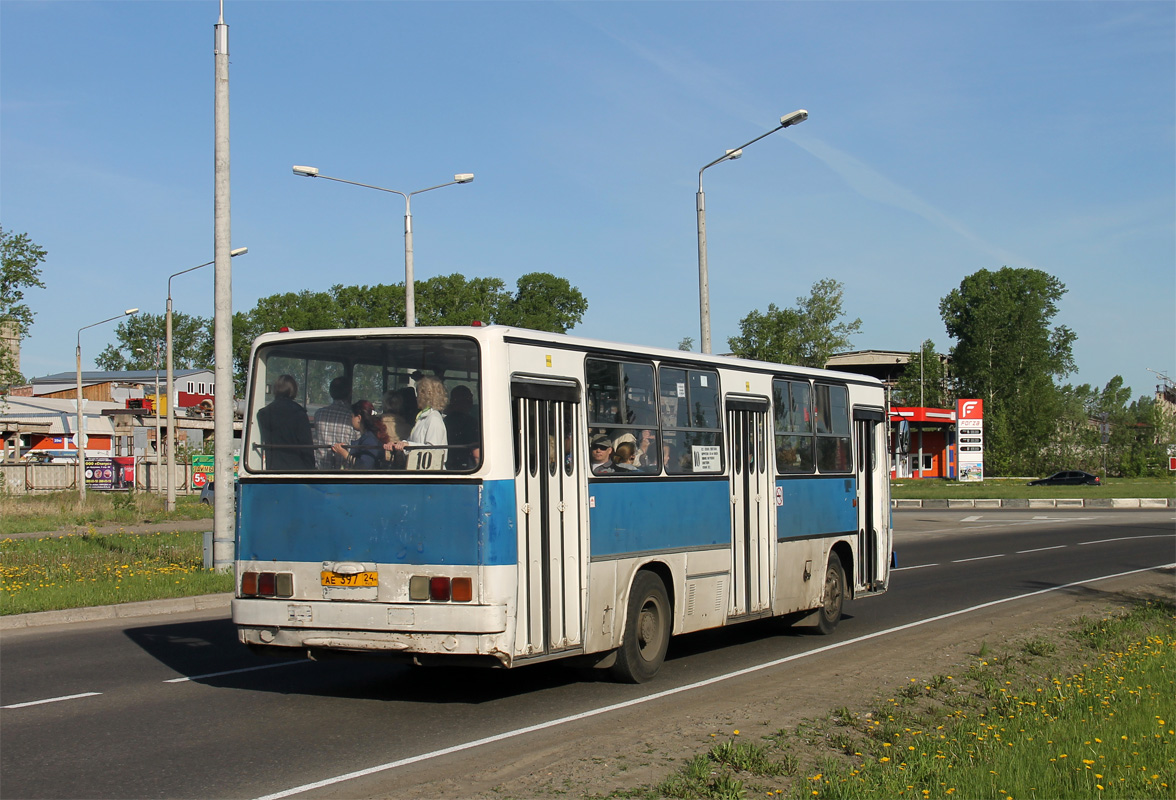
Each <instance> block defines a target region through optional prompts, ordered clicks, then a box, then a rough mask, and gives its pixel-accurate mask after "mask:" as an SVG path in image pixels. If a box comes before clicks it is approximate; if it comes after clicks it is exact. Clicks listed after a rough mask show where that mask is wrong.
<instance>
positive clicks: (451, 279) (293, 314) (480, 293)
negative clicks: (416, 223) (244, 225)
mask: <svg viewBox="0 0 1176 800" xmlns="http://www.w3.org/2000/svg"><path fill="white" fill-rule="evenodd" d="M516 287H517V288H516V291H515V292H514V294H511V293H510V292H509V291H508V290H507V289H506V284H505V283H503V281H502V280H501V279H500V278H466V277H465V276H464V275H461V274H459V273H454V274H453V275H439V276H437V277H434V278H429V279H428V280H424V281H417V282H416V284H415V300H416V302H415V305H416V320H417V324H418V325H420V326H432V325H469V324H470V323H472V322H474V321H475V320H480V321H482V322H485V323H488V324H498V325H514V326H518V327H523V328H532V329H534V330H543V331H551V332H553V333H566V332H567V331H568V330H569V329H571V328H572V327H574V326H575V325H577V324H578V323H579V322H580V320H581V319H582V318H583V316H584V313H585V312H586V311H587V310H588V301H587V300H585V299H584V295H583V294H581V293H580V290H579V289H577V288H576V287H574V286H572V285H571V284H570V283H569V282H568V281H567V279H566V278H559V277H556V276H555V275H551V274H550V273H546V272H531V273H528V274H526V275H523V276H522V277H520V278H519V279H518V281H517V283H516ZM402 325H404V284H402V283H398V284H392V285H387V284H377V285H375V286H342V285H336V286H332V287H331V288H330V290H329V291H326V292H311V291H303V292H298V293H294V292H287V293H285V294H276V295H271V296H269V297H263V298H261V299H260V300H258V301H257V305H256V306H254V307H253V309H252V310H251V311H249V312H247V313H241V312H238V313H237V314H234V315H233V371H234V381H235V383H236V387H237V391H238V393H243V392H244V388H245V373H246V370H247V369H248V360H249V349H250V347H252V345H253V340H254V339H256V338H257V337H258V336H260V335H261V334H263V333H265V332H266V331H276V330H279V329H280V328H282V327H288V328H292V329H294V330H333V329H336V328H388V327H400V326H402Z"/></svg>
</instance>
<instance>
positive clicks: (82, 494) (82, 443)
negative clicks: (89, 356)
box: [74, 308, 139, 505]
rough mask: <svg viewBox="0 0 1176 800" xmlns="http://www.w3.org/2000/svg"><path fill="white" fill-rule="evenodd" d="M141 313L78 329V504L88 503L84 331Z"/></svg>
mask: <svg viewBox="0 0 1176 800" xmlns="http://www.w3.org/2000/svg"><path fill="white" fill-rule="evenodd" d="M137 313H139V309H137V308H128V309H127V310H126V311H124V312H123V313H121V314H119V315H118V316H115V317H110V318H109V319H104V320H102V321H101V322H95V323H92V324H90V325H83V326H82V327H80V328H78V347H77V350H75V351H74V355H75V357H76V358H77V368H78V424H77V429H76V430H75V431H74V438H75V439H76V441H75V442H74V447H75V449H76V450H77V453H78V504H79V505H84V504H85V502H86V417H85V415H83V414H82V331H84V330H86V329H87V328H93V327H94V326H96V325H103V324H105V323H107V322H113V321H114V320H116V319H119V318H121V317H127V316H130V315H131V314H137Z"/></svg>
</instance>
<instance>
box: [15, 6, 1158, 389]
mask: <svg viewBox="0 0 1176 800" xmlns="http://www.w3.org/2000/svg"><path fill="white" fill-rule="evenodd" d="M225 5H226V8H225V21H226V22H227V23H228V24H229V26H230V52H231V67H230V86H231V89H230V92H231V125H232V212H233V218H232V230H233V246H234V247H241V246H247V247H249V254H248V255H246V256H244V257H242V258H238V259H235V260H234V288H233V300H234V307H235V308H236V309H238V310H248V309H249V308H252V307H253V305H254V303H255V301H256V300H257V298H259V297H262V296H266V295H271V294H275V293H279V292H288V291H301V290H303V289H312V290H321V289H326V288H328V287H329V286H331V285H332V284H335V283H343V284H373V283H381V282H383V283H393V282H398V281H402V280H403V278H404V271H403V269H404V261H403V258H404V256H403V253H404V243H403V213H404V208H403V205H404V204H403V201H402V200H401V199H400V198H399V197H396V196H395V195H387V194H383V193H378V192H373V191H371V190H367V189H361V188H358V187H352V186H345V185H342V184H337V183H332V182H329V181H322V180H308V179H306V178H299V177H296V176H294V175H293V174H292V173H291V169H290V167H291V165H293V164H308V165H313V166H317V167H319V168H320V169H321V170H322V172H323V173H324V174H326V175H332V176H336V177H340V178H345V179H349V180H355V181H360V182H363V183H371V184H376V185H380V186H385V187H389V188H394V189H400V190H402V191H414V190H416V189H421V188H425V187H428V186H432V185H435V184H438V183H443V182H444V181H447V180H449V179H450V177H451V176H452V175H453V174H454V173H459V172H473V173H475V175H476V176H477V177H476V180H475V181H474V182H473V183H472V184H470V185H464V186H452V187H447V188H445V189H440V190H437V191H435V192H430V193H428V194H425V195H421V196H418V197H416V198H414V200H413V227H414V245H415V247H414V250H415V270H416V275H417V277H418V279H423V278H428V277H431V276H434V275H441V274H448V273H452V272H460V273H462V274H464V275H466V276H467V277H474V276H496V277H499V278H502V279H504V280H505V281H506V282H507V284H508V286H511V287H513V286H514V281H515V279H516V278H517V277H518V276H519V275H522V274H524V273H527V272H532V271H549V272H553V273H555V274H557V275H562V276H564V277H567V278H568V279H569V280H570V281H571V282H572V283H573V284H574V285H575V286H577V287H579V288H580V290H581V291H583V292H584V294H585V296H586V297H587V299H588V301H589V310H588V313H587V315H586V317H585V319H584V321H583V323H582V324H581V325H579V326H578V327H577V328H576V329H575V330H574V333H577V334H580V335H584V336H591V337H598V338H605V339H613V340H619V341H631V342H635V343H640V344H648V345H657V346H666V347H675V346H676V345H677V343H678V341H679V340H680V339H682V338H683V337H686V336H693V337H694V338H695V340H696V341H697V340H698V266H697V264H698V262H697V240H696V232H695V211H694V203H695V198H694V195H695V191H696V190H697V184H698V170H699V168H700V167H702V165H704V164H706V163H707V162H709V161H711V160H713V159H715V158H717V157H718V156H719V155H721V154H722V153H723V151H724V150H725V149H726V148H730V147H734V146H736V145H738V144H742V143H743V142H746V141H748V140H749V139H752V138H754V137H755V136H758V135H759V134H760V133H763V132H765V131H767V130H769V129H771V128H772V127H774V126H775V124H776V120H777V119H778V118H779V117H780V116H781V115H782V114H785V113H788V112H790V111H792V110H794V109H798V108H805V109H808V111H809V113H810V117H809V120H808V121H807V122H805V123H804V124H802V125H799V126H796V127H793V128H789V129H787V130H784V131H781V132H778V133H776V134H773V135H772V136H770V137H768V138H767V139H764V140H763V141H761V142H759V143H757V144H755V145H753V146H752V147H750V148H748V150H747V151H746V152H745V154H744V157H743V158H742V159H740V160H739V161H734V162H727V163H722V164H718V165H716V166H715V167H712V168H710V169H708V170H707V171H706V173H705V177H704V180H705V188H706V199H707V233H708V245H709V247H708V251H709V264H710V284H711V304H712V326H713V331H714V333H713V338H714V348H715V350H716V351H717V352H721V351H724V350H725V349H726V340H727V338H728V337H730V336H733V335H735V334H736V333H737V332H738V325H739V320H740V319H741V318H742V317H743V316H744V315H746V314H747V313H748V312H749V311H750V310H752V309H760V310H764V309H766V308H767V305H768V303H770V302H773V303H776V304H777V305H779V306H789V305H792V304H793V303H794V302H795V300H796V298H797V297H798V296H800V295H805V294H807V293H808V290H809V287H810V286H811V285H812V284H813V282H815V281H817V280H820V279H822V278H834V279H836V280H839V281H842V282H843V283H844V284H845V286H846V293H845V310H846V312H847V314H848V316H849V317H850V318H851V319H852V318H854V317H860V318H861V319H862V323H863V325H862V333H861V334H860V335H859V336H857V337H856V338H855V339H854V341H853V346H854V348H855V349H899V350H903V349H915V348H916V347H917V346H918V343H919V342H920V341H922V340H923V339H926V338H931V339H933V340H934V341H935V343H936V344H937V345H938V346H939V348H940V349H941V350H946V349H947V347H948V346H949V345H950V341H949V340H948V338H947V334H946V332H945V330H944V328H943V323H942V320H941V319H940V317H939V311H938V304H939V300H940V298H942V297H943V296H944V295H946V294H947V293H948V292H949V291H950V290H951V289H952V288H955V287H957V286H958V285H959V283H960V281H961V280H962V279H963V278H964V277H965V276H966V275H969V274H971V273H973V272H975V271H977V270H979V269H985V268H987V269H999V268H1000V267H1001V266H1005V265H1007V266H1012V267H1032V268H1037V269H1041V270H1044V271H1046V272H1048V273H1050V274H1052V275H1055V276H1057V277H1058V278H1059V279H1060V280H1061V281H1062V282H1063V283H1065V285H1066V287H1067V289H1068V293H1067V294H1066V295H1065V297H1064V299H1063V300H1062V303H1061V311H1060V313H1059V315H1058V317H1057V318H1056V322H1058V323H1061V324H1066V325H1069V326H1070V327H1071V328H1072V329H1074V331H1076V333H1077V335H1078V339H1077V343H1076V345H1075V348H1074V352H1075V356H1076V360H1077V362H1078V367H1079V372H1078V373H1077V374H1075V375H1071V376H1070V377H1069V378H1068V379H1067V380H1069V381H1070V382H1075V383H1093V384H1098V385H1100V386H1101V385H1102V384H1103V383H1105V382H1106V381H1107V380H1108V379H1109V378H1111V377H1112V376H1113V375H1115V374H1121V375H1122V376H1123V377H1124V378H1125V380H1126V381H1127V383H1128V384H1130V385H1131V386H1132V387H1133V389H1134V390H1135V394H1136V395H1140V394H1144V393H1148V392H1150V391H1151V389H1152V387H1153V386H1154V384H1155V382H1156V380H1155V377H1154V376H1153V375H1152V374H1151V373H1150V372H1148V371H1147V368H1149V367H1150V368H1152V369H1155V370H1159V371H1161V372H1166V373H1168V374H1169V375H1173V373H1174V372H1176V326H1174V321H1173V319H1174V316H1176V315H1174V313H1173V312H1174V308H1176V235H1174V230H1173V229H1174V220H1176V155H1174V154H1176V142H1174V131H1176V44H1174V43H1176V4H1173V3H1170V2H1142V3H1133V2H1107V3H1099V2H1044V3H1033V2H953V3H949V2H934V3H933V2H909V3H901V2H870V3H865V2H823V3H821V2H753V3H741V2H722V3H710V2H647V3H635V2H589V3H554V2H510V3H507V2H460V3H459V2H415V3H404V2H378V1H375V0H372V1H371V2H277V1H276V0H272V1H269V2H263V1H262V0H227V2H226V4H225ZM217 14H218V4H217V2H215V0H200V1H199V2H163V1H162V0H160V1H157V2H103V1H102V0H92V1H90V2H23V1H22V0H3V2H0V224H2V225H3V226H4V228H5V229H6V230H10V231H15V232H27V233H28V234H29V235H30V237H31V238H32V239H33V240H34V241H36V242H37V243H39V244H40V245H41V246H43V247H45V248H46V249H47V250H48V251H49V258H48V260H47V261H46V263H45V265H44V273H43V277H44V280H45V282H46V285H47V289H46V290H45V291H39V290H38V291H32V292H30V293H29V294H28V300H29V301H30V305H31V306H32V307H33V309H34V311H35V312H36V315H37V316H36V323H35V325H34V327H33V331H32V335H31V337H30V338H29V339H28V340H26V341H25V343H24V347H23V351H22V370H23V372H24V373H25V374H26V375H30V376H31V375H44V374H48V373H53V372H59V371H64V370H70V369H72V368H73V364H74V353H73V349H74V343H75V340H76V336H77V329H78V328H79V327H81V326H82V325H87V324H89V323H91V322H96V321H98V320H100V319H103V318H104V317H107V316H113V315H114V314H117V313H119V312H120V311H121V310H122V309H124V308H127V307H131V306H138V307H141V308H142V309H143V310H144V311H151V312H154V313H162V312H163V309H164V301H165V299H166V288H167V276H168V275H169V274H171V273H174V272H178V271H179V270H181V269H185V268H187V267H190V266H195V265H196V264H199V263H202V262H204V261H207V260H210V259H211V258H212V250H213V218H212V213H213V212H212V201H213V172H212V170H213V89H214V87H213V69H214V62H213V52H212V46H213V25H214V24H215V23H216V20H217ZM212 279H213V275H212V269H211V268H208V269H206V270H202V271H200V272H196V273H193V274H190V275H186V276H183V277H181V278H177V279H176V282H175V283H174V286H175V291H174V297H175V298H176V308H177V309H178V310H180V311H185V312H188V313H193V314H202V315H211V313H212V290H213V280H212ZM113 332H114V323H110V324H109V325H107V326H104V327H101V328H96V329H92V330H91V331H88V332H87V334H88V335H87V337H86V338H85V340H84V341H83V359H84V361H83V364H84V366H85V367H87V368H89V367H91V366H92V364H93V358H94V357H95V356H96V355H97V354H98V353H99V352H100V351H101V350H102V348H103V347H104V346H105V345H106V344H108V343H109V342H111V341H113ZM91 334H92V335H91ZM1174 377H1176V375H1174Z"/></svg>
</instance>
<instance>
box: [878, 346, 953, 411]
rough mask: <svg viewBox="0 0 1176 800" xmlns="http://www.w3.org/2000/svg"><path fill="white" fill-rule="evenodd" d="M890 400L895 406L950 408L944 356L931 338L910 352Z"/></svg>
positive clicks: (950, 402) (951, 400)
mask: <svg viewBox="0 0 1176 800" xmlns="http://www.w3.org/2000/svg"><path fill="white" fill-rule="evenodd" d="M892 401H893V403H894V405H897V406H925V407H927V408H950V407H951V404H952V403H954V402H955V400H954V398H953V397H952V395H951V392H950V391H949V390H948V386H947V373H946V370H945V369H944V366H943V359H942V358H940V357H939V354H938V353H936V352H935V342H933V341H931V340H930V339H928V340H926V341H925V342H923V345H922V347H921V348H920V349H919V350H918V351H915V352H912V353H911V360H910V361H909V362H907V365H906V368H905V369H904V370H903V372H902V375H900V376H899V378H898V381H897V382H896V384H895V386H894V393H893V395H892Z"/></svg>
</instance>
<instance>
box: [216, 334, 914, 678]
mask: <svg viewBox="0 0 1176 800" xmlns="http://www.w3.org/2000/svg"><path fill="white" fill-rule="evenodd" d="M430 376H431V377H436V378H439V379H440V381H441V383H442V384H443V386H444V387H445V388H446V390H447V391H448V392H449V393H452V392H454V390H456V389H457V387H466V388H468V389H469V393H468V394H469V395H472V398H473V408H472V409H471V410H469V411H468V412H466V413H467V414H468V415H472V417H473V420H474V422H475V424H474V425H473V426H470V425H469V424H468V423H469V420H468V419H467V420H466V423H467V424H465V425H464V426H463V427H462V430H463V431H464V433H456V432H455V429H454V428H453V427H450V429H449V431H450V435H449V436H448V439H447V441H445V442H443V443H439V442H438V441H436V440H434V441H432V442H417V443H416V444H413V443H411V438H412V437H411V436H409V437H405V438H406V440H408V443H407V444H406V445H405V447H404V450H405V453H406V454H407V456H408V457H407V459H405V458H404V457H403V456H399V455H398V454H397V453H396V451H394V450H392V449H385V450H384V451H383V453H382V455H383V456H384V458H382V459H380V461H379V463H378V464H377V465H376V467H375V468H369V469H365V470H356V469H348V468H347V463H346V462H344V464H343V466H342V467H339V466H331V465H329V464H326V463H324V462H325V461H327V460H326V459H322V458H321V457H320V458H318V459H317V460H316V458H315V457H314V453H316V452H317V453H318V454H319V455H320V456H321V455H322V453H323V450H324V445H323V444H322V443H321V441H320V443H319V444H318V445H314V444H312V443H311V441H310V440H309V439H308V438H307V436H308V434H307V433H306V430H307V428H308V427H312V426H313V417H314V416H315V414H316V412H317V411H318V409H320V408H322V407H323V406H325V405H327V404H329V403H331V401H332V400H331V393H330V387H331V384H332V382H336V386H340V385H342V386H346V387H349V388H350V392H349V397H350V399H351V400H353V401H356V400H369V401H371V402H372V403H373V404H374V406H375V408H376V409H380V408H381V407H382V402H383V399H384V398H385V397H390V396H392V395H395V394H400V395H401V396H403V395H404V393H405V391H406V390H411V389H412V388H413V387H415V386H417V385H418V384H420V383H421V382H422V381H425V380H426V378H427V377H430ZM337 379H342V381H337ZM291 384H293V386H294V388H293V397H292V398H291V397H286V399H285V400H284V401H283V402H285V404H286V405H285V406H284V408H286V409H287V411H289V410H290V409H291V408H292V409H293V412H292V413H283V414H278V413H276V412H275V413H267V412H265V411H264V409H265V408H266V407H267V406H269V405H271V404H273V403H275V401H276V400H277V398H276V397H275V393H274V389H275V385H276V386H278V387H279V390H280V393H284V394H286V395H289V393H290V391H291ZM460 394H461V395H462V396H463V398H466V399H465V401H464V402H465V403H467V404H468V397H467V393H466V392H465V391H464V390H460ZM335 396H336V397H338V396H339V393H336V395H335ZM408 396H409V397H410V398H411V397H413V393H412V392H411V391H408ZM422 396H423V395H422ZM433 405H440V406H443V405H444V402H441V403H437V402H436V401H434V402H433ZM416 410H417V409H415V408H414V409H413V412H414V413H415V412H416ZM436 410H437V411H442V410H443V409H442V408H437V409H436ZM885 412H886V405H885V398H884V393H883V388H882V385H881V384H880V383H879V382H878V381H876V380H874V379H872V378H868V377H863V376H860V375H851V374H847V373H839V372H829V371H824V370H815V369H806V368H800V367H789V366H784V365H780V364H770V363H764V362H757V361H748V360H741V359H735V358H728V357H721V356H708V355H698V354H695V353H687V352H681V351H675V350H661V349H654V348H644V347H637V346H632V345H623V344H615V343H612V342H605V341H594V340H589V339H581V338H574V337H570V336H563V335H557V334H549V333H542V332H539V331H532V330H525V329H519V328H510V327H499V326H487V327H470V328H452V327H448V328H447V327H437V328H371V329H360V330H337V331H303V332H290V333H271V334H265V335H263V336H261V337H259V338H258V339H257V341H256V342H255V343H254V345H253V351H252V356H251V368H250V377H249V389H248V408H247V411H246V422H245V430H244V441H243V451H242V457H241V465H240V486H239V504H238V512H237V563H236V575H237V586H236V593H235V598H234V600H233V620H234V622H235V624H236V626H237V629H238V634H239V638H240V640H241V641H242V642H244V643H245V644H247V645H249V646H250V647H252V648H254V649H255V650H258V651H261V652H271V653H279V654H291V653H301V654H304V655H306V656H309V657H312V658H314V657H318V656H321V655H326V654H328V653H329V652H330V651H341V652H353V653H380V654H385V655H388V656H397V657H400V658H404V659H408V660H411V661H413V662H416V663H422V664H432V663H451V664H452V663H481V664H485V665H488V666H496V667H515V666H520V665H524V664H530V663H535V662H539V661H544V660H549V659H556V658H567V657H573V656H575V657H581V658H582V659H584V660H588V661H590V662H591V663H593V664H595V665H596V666H599V667H607V668H609V669H611V671H612V672H613V674H614V676H615V677H617V678H618V679H620V680H625V681H633V682H642V681H646V680H649V679H651V678H652V677H653V676H654V674H655V673H656V672H657V670H658V668H659V667H660V665H661V663H662V660H663V658H664V656H665V653H666V647H667V645H668V642H669V638H670V636H671V635H675V634H680V633H688V632H691V631H698V630H703V629H706V628H714V627H717V626H722V625H729V624H733V623H737V622H741V621H745V620H751V619H759V618H763V617H769V616H788V617H791V618H792V619H793V620H794V621H796V620H799V619H800V618H802V617H805V616H810V617H811V618H812V619H814V620H815V623H816V625H817V627H818V629H819V630H820V631H821V632H823V633H829V632H831V631H832V630H833V628H834V626H836V625H837V622H838V620H839V619H840V617H841V612H842V604H843V602H844V601H845V600H846V599H847V598H850V597H861V596H865V595H871V594H878V593H880V592H883V591H885V590H886V587H887V583H888V580H889V569H890V558H891V550H892V539H891V530H890V510H889V506H890V502H889V481H888V474H887V460H886V452H887V450H886V424H885ZM421 413H422V414H424V413H427V412H423V411H422V412H421ZM303 414H305V415H306V416H307V419H306V420H302V418H301V417H302V415H303ZM456 416H457V414H456V412H453V413H451V414H450V415H449V418H446V424H447V425H449V424H450V423H451V422H452V420H451V419H450V418H454V417H456ZM275 420H286V421H287V422H289V421H290V420H293V423H294V427H296V428H297V429H298V430H297V431H295V432H293V433H291V432H290V431H282V430H276V429H275ZM389 427H390V428H394V427H395V426H394V425H391V421H389ZM471 430H472V433H471ZM392 438H395V436H393V437H392ZM418 438H419V437H418ZM345 444H346V443H345ZM292 456H297V457H295V458H292Z"/></svg>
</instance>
